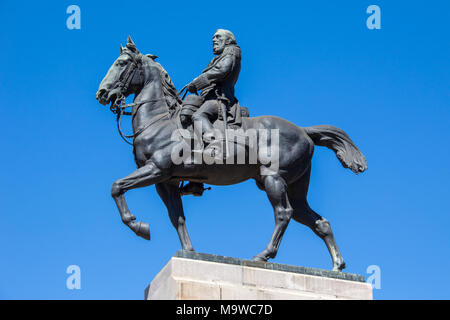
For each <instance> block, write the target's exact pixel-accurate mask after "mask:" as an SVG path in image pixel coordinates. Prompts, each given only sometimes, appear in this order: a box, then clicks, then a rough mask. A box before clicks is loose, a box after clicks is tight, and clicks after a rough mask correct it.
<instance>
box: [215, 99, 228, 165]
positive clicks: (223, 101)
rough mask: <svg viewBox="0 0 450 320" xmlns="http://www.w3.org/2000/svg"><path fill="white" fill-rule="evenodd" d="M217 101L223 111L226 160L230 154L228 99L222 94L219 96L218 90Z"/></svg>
mask: <svg viewBox="0 0 450 320" xmlns="http://www.w3.org/2000/svg"><path fill="white" fill-rule="evenodd" d="M216 94H217V99H218V101H219V108H220V109H222V118H223V132H224V135H225V158H226V157H228V155H229V154H230V152H229V150H228V133H227V104H228V102H229V101H228V99H227V98H226V97H225V96H224V95H223V93H222V94H219V93H218V92H217V90H216Z"/></svg>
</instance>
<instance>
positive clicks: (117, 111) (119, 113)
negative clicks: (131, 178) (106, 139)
mask: <svg viewBox="0 0 450 320" xmlns="http://www.w3.org/2000/svg"><path fill="white" fill-rule="evenodd" d="M160 100H163V99H147V100H143V101H139V102H133V103H130V104H127V105H124V101H125V98H122V99H121V102H120V105H116V106H115V108H113V107H111V111H112V112H113V113H115V114H117V118H116V121H117V130H118V131H119V134H120V136H121V137H122V139H123V140H124V141H125V142H126V143H128V144H129V145H131V146H132V145H133V144H132V143H131V142H129V141H128V140H127V138H129V139H131V138H133V139H135V138H136V137H137V136H138V135H140V134H141V133H142V132H144V131H145V130H146V129H147V128H148V127H150V126H151V125H152V124H154V123H156V122H158V121H159V120H161V119H162V118H163V117H165V116H166V115H170V113H169V112H168V111H166V112H164V113H162V114H160V115H158V116H157V117H155V119H153V120H152V121H150V122H149V123H148V124H146V125H145V126H144V127H142V128H141V129H139V130H138V131H137V132H135V133H134V134H132V135H125V134H124V133H123V131H122V126H121V123H122V116H123V115H132V114H133V113H132V112H127V111H124V110H125V109H127V108H131V107H134V106H138V108H137V109H136V111H135V112H134V114H136V113H137V111H138V110H139V108H140V107H141V106H142V105H143V104H146V103H148V102H156V101H160Z"/></svg>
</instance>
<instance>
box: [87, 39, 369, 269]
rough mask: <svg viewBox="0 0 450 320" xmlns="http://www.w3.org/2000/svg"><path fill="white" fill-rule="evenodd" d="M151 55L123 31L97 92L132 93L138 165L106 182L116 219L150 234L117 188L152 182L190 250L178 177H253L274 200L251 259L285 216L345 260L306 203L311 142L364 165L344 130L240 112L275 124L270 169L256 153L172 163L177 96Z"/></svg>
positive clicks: (276, 235) (100, 96) (111, 96)
mask: <svg viewBox="0 0 450 320" xmlns="http://www.w3.org/2000/svg"><path fill="white" fill-rule="evenodd" d="M155 58H156V56H153V55H142V54H141V53H140V52H139V51H138V49H137V48H136V46H135V44H134V43H133V41H132V40H131V38H128V41H127V45H126V47H122V46H121V48H120V55H119V57H118V58H117V60H116V61H115V62H114V63H113V65H112V66H111V67H110V69H109V71H108V73H107V74H106V76H105V77H104V79H103V80H102V82H101V83H100V86H99V88H98V91H97V94H96V98H97V100H98V101H99V102H100V103H101V104H103V105H107V104H109V103H111V106H114V105H115V104H116V103H117V101H118V100H119V99H123V98H124V97H127V96H128V95H130V94H134V95H135V97H134V102H133V107H132V112H131V114H132V127H133V132H134V139H133V147H134V148H133V152H134V156H135V162H136V164H137V167H138V169H137V170H136V171H135V172H133V173H131V174H130V175H128V176H126V177H125V178H122V179H119V180H117V181H115V182H114V183H113V185H112V190H111V195H112V197H113V198H114V201H115V202H116V204H117V208H118V210H119V212H120V216H121V218H122V221H123V223H125V224H126V225H127V226H128V227H129V228H131V229H132V230H133V231H134V232H135V233H136V234H137V235H138V236H140V237H143V238H144V239H147V240H149V239H150V231H149V226H148V224H147V223H143V222H138V221H135V219H136V218H135V216H134V215H133V214H131V213H130V210H129V209H128V206H127V203H126V201H125V197H124V195H125V192H127V191H128V190H131V189H135V188H142V187H147V186H150V185H153V184H154V185H156V190H157V192H158V194H159V196H160V197H161V199H162V201H163V202H164V204H165V205H166V207H167V210H168V213H169V217H170V220H171V222H172V224H173V226H174V227H175V229H176V231H177V233H178V236H179V238H180V241H181V246H182V249H183V250H190V251H194V249H193V247H192V244H191V240H190V238H189V234H188V232H187V229H186V220H185V216H184V212H183V204H182V199H181V194H180V189H179V184H180V181H191V182H204V183H207V184H211V185H232V184H237V183H240V182H243V181H246V180H248V179H254V180H255V181H256V184H257V186H258V187H259V188H260V189H261V190H264V191H265V192H266V193H267V196H268V198H269V201H270V203H271V204H272V206H273V210H274V216H275V228H274V230H273V234H272V237H271V239H270V241H269V244H268V245H267V247H266V248H265V249H264V250H263V251H262V252H261V253H259V254H257V255H256V256H255V257H254V258H253V259H254V260H257V261H267V260H268V259H270V258H274V257H275V256H276V254H277V251H278V248H279V245H280V242H281V239H282V237H283V234H284V232H285V230H286V227H287V226H288V224H289V221H290V220H291V218H292V219H294V220H295V221H297V222H300V223H302V224H304V225H306V226H308V227H309V228H311V229H312V231H313V232H314V233H315V234H316V235H318V236H319V237H320V238H321V239H322V240H323V241H324V242H325V244H326V246H327V248H328V250H329V252H330V255H331V258H332V261H333V270H336V271H340V270H342V269H344V268H345V263H344V260H343V258H342V256H341V254H340V252H339V249H338V247H337V245H336V242H335V239H334V236H333V232H332V230H331V226H330V223H329V222H328V220H327V219H325V218H323V217H321V216H320V215H319V214H317V213H316V212H314V211H313V210H312V209H311V208H310V207H309V205H308V202H307V192H308V186H309V179H310V173H311V159H312V156H313V152H314V145H318V146H325V147H327V148H330V149H331V150H333V151H334V152H335V153H336V156H337V158H338V159H339V161H340V162H341V164H342V165H343V166H344V167H345V168H349V169H351V170H352V171H353V172H355V173H356V174H358V173H359V172H363V171H365V170H366V169H367V164H366V159H365V158H364V155H363V154H362V153H361V152H360V151H359V150H358V148H357V147H356V146H355V144H354V143H353V142H352V140H351V139H350V138H349V136H348V135H347V134H346V133H345V132H344V131H343V130H341V129H339V128H336V127H333V126H328V125H319V126H312V127H306V128H302V127H298V126H296V125H294V124H292V123H291V122H289V121H287V120H284V119H282V118H279V117H276V116H259V117H245V118H243V119H242V126H243V127H245V128H247V129H252V128H253V129H259V130H261V129H265V130H271V129H278V130H279V131H278V132H279V161H278V164H279V165H278V168H277V170H276V171H274V172H270V174H267V172H266V173H263V171H264V170H266V171H267V170H269V171H270V170H273V168H269V167H268V165H267V164H263V162H262V161H260V159H257V163H256V164H216V163H214V164H211V165H206V164H194V163H184V162H183V163H181V164H174V163H173V161H172V159H171V152H172V150H173V148H176V147H177V146H179V144H181V143H184V141H182V140H183V139H179V140H177V141H173V139H171V137H172V134H173V132H174V131H175V130H177V129H178V128H179V111H180V108H181V99H180V97H179V95H178V93H177V91H176V89H175V87H174V86H173V84H172V81H171V80H170V77H169V76H168V74H167V72H166V71H165V70H164V68H163V67H162V66H161V65H160V64H159V63H157V62H155V61H154V59H155Z"/></svg>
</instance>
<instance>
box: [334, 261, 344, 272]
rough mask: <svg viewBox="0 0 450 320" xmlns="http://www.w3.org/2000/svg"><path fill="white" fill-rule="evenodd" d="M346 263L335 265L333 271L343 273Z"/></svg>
mask: <svg viewBox="0 0 450 320" xmlns="http://www.w3.org/2000/svg"><path fill="white" fill-rule="evenodd" d="M345 267H346V266H345V262H342V263H341V264H339V265H335V266H333V269H332V271H338V272H342V270H344V269H345Z"/></svg>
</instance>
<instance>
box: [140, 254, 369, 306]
mask: <svg viewBox="0 0 450 320" xmlns="http://www.w3.org/2000/svg"><path fill="white" fill-rule="evenodd" d="M145 299H147V300H174V299H176V300H287V299H308V300H317V299H360V300H371V299H372V286H371V285H370V284H367V283H365V282H364V277H363V276H361V275H356V274H350V273H343V272H336V271H329V270H321V269H314V268H305V267H297V266H289V265H283V264H278V263H269V262H255V261H250V260H241V259H236V258H228V257H222V256H216V255H210V254H204V253H196V252H189V251H178V252H177V253H176V254H175V255H174V256H173V257H172V258H171V259H170V261H169V262H168V263H167V264H166V265H165V266H164V268H163V269H162V270H161V271H160V272H159V273H158V274H157V275H156V277H155V278H154V279H153V281H152V282H151V284H150V285H149V286H148V287H147V289H146V290H145Z"/></svg>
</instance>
